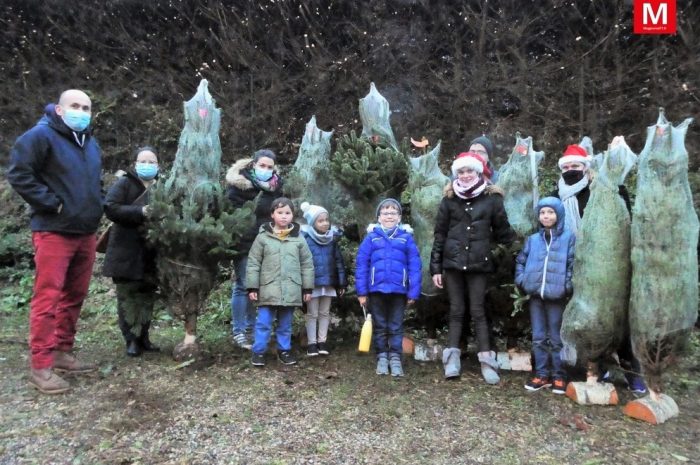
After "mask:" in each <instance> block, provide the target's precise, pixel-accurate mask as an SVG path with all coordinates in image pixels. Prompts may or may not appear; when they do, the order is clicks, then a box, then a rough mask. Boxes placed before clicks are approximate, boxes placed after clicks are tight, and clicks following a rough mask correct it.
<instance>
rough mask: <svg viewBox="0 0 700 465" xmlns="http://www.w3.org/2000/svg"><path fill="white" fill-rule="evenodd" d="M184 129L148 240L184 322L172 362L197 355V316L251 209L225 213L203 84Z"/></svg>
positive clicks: (216, 115)
mask: <svg viewBox="0 0 700 465" xmlns="http://www.w3.org/2000/svg"><path fill="white" fill-rule="evenodd" d="M184 112H185V126H184V129H183V130H182V133H181V135H180V141H179V143H178V149H177V153H176V155H175V162H174V164H173V168H172V170H171V172H170V173H169V174H168V176H167V178H166V179H165V181H164V182H162V181H161V182H160V183H159V184H158V185H156V186H155V187H154V188H153V193H152V194H151V204H150V210H151V214H150V219H151V220H150V221H149V233H148V239H149V241H150V242H151V243H152V244H153V246H154V247H155V249H156V250H157V251H158V259H157V264H158V275H159V280H160V286H161V288H162V290H163V294H164V295H165V296H167V300H168V309H169V311H170V312H171V313H172V315H173V316H174V317H175V318H177V319H180V320H182V321H184V323H185V339H184V340H183V341H182V342H181V343H180V344H178V345H177V346H176V347H175V351H174V354H173V355H174V356H175V358H176V359H178V360H179V359H184V358H189V357H192V356H194V355H196V354H197V353H198V351H199V346H198V344H197V342H196V339H197V337H196V330H197V317H198V316H199V315H200V314H201V313H203V312H204V311H205V310H206V307H205V303H206V300H207V296H208V295H209V293H210V292H211V290H212V288H213V287H214V285H215V282H216V276H217V273H218V270H219V262H220V260H221V259H222V258H224V257H227V256H229V255H230V254H231V253H232V252H233V247H234V246H235V243H236V240H237V239H238V238H239V237H240V233H242V232H243V231H245V230H246V229H247V228H250V226H251V221H252V220H251V218H252V217H253V215H252V210H251V208H248V207H246V208H241V209H237V210H236V211H232V212H231V211H226V210H227V208H230V207H229V205H230V204H229V202H227V201H226V198H225V196H224V192H223V188H222V185H221V182H220V177H221V146H220V142H219V125H220V121H221V110H220V109H219V108H216V106H215V102H214V99H213V98H212V96H211V95H210V94H209V91H208V90H207V81H206V80H202V82H201V83H200V84H199V87H198V88H197V93H196V94H195V95H194V97H192V99H190V100H189V101H187V102H185V103H184Z"/></svg>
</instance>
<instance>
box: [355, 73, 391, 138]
mask: <svg viewBox="0 0 700 465" xmlns="http://www.w3.org/2000/svg"><path fill="white" fill-rule="evenodd" d="M390 117H391V109H390V108H389V102H388V101H387V99H385V98H384V96H383V95H382V94H380V93H379V91H378V90H377V88H376V87H375V85H374V83H371V84H370V85H369V93H368V94H367V95H365V97H364V98H361V99H360V119H361V120H362V137H365V138H367V139H369V140H371V141H372V142H374V143H376V144H379V145H383V146H387V147H391V148H393V149H394V150H396V151H398V150H399V146H398V144H397V143H396V138H395V137H394V131H393V130H392V129H391V123H390V122H389V118H390Z"/></svg>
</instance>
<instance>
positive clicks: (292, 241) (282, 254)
mask: <svg viewBox="0 0 700 465" xmlns="http://www.w3.org/2000/svg"><path fill="white" fill-rule="evenodd" d="M270 213H271V217H272V222H271V223H267V224H264V225H262V226H261V227H260V232H259V233H258V236H257V237H256V238H255V241H254V242H253V245H252V247H251V248H250V252H249V254H248V266H247V269H246V283H247V284H248V297H249V298H250V300H252V301H253V302H256V304H257V306H258V316H257V319H256V320H255V342H254V343H253V359H252V362H253V365H255V366H264V365H265V351H266V350H267V345H268V343H269V341H270V333H271V332H272V325H273V323H274V321H275V318H277V330H276V335H277V354H278V357H279V359H280V362H282V363H284V364H285V365H293V364H295V363H296V362H297V361H296V359H295V358H294V355H292V352H291V350H292V316H293V314H294V309H295V307H300V306H301V304H302V300H303V301H304V302H308V301H309V300H311V291H312V290H313V287H314V264H313V258H312V256H311V251H309V246H308V245H307V244H306V240H304V238H303V237H302V236H301V235H300V234H299V232H300V227H299V225H298V224H297V223H294V222H292V220H293V218H294V205H293V204H292V201H291V200H289V199H288V198H286V197H280V198H278V199H275V200H274V201H273V202H272V205H271V207H270Z"/></svg>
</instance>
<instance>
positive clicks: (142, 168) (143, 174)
mask: <svg viewBox="0 0 700 465" xmlns="http://www.w3.org/2000/svg"><path fill="white" fill-rule="evenodd" d="M136 174H138V175H139V178H141V179H143V180H144V181H150V180H151V179H153V178H155V177H156V175H157V174H158V165H155V164H153V163H139V162H136Z"/></svg>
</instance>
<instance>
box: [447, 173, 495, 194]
mask: <svg viewBox="0 0 700 465" xmlns="http://www.w3.org/2000/svg"><path fill="white" fill-rule="evenodd" d="M486 186H487V183H486V181H485V180H484V178H483V177H482V176H479V177H478V178H476V179H475V180H474V181H472V182H470V183H468V184H462V183H461V182H459V179H455V180H454V181H452V189H454V191H455V194H456V195H457V197H459V198H460V199H473V198H474V197H476V196H477V195H479V194H481V193H482V192H484V189H486Z"/></svg>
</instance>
